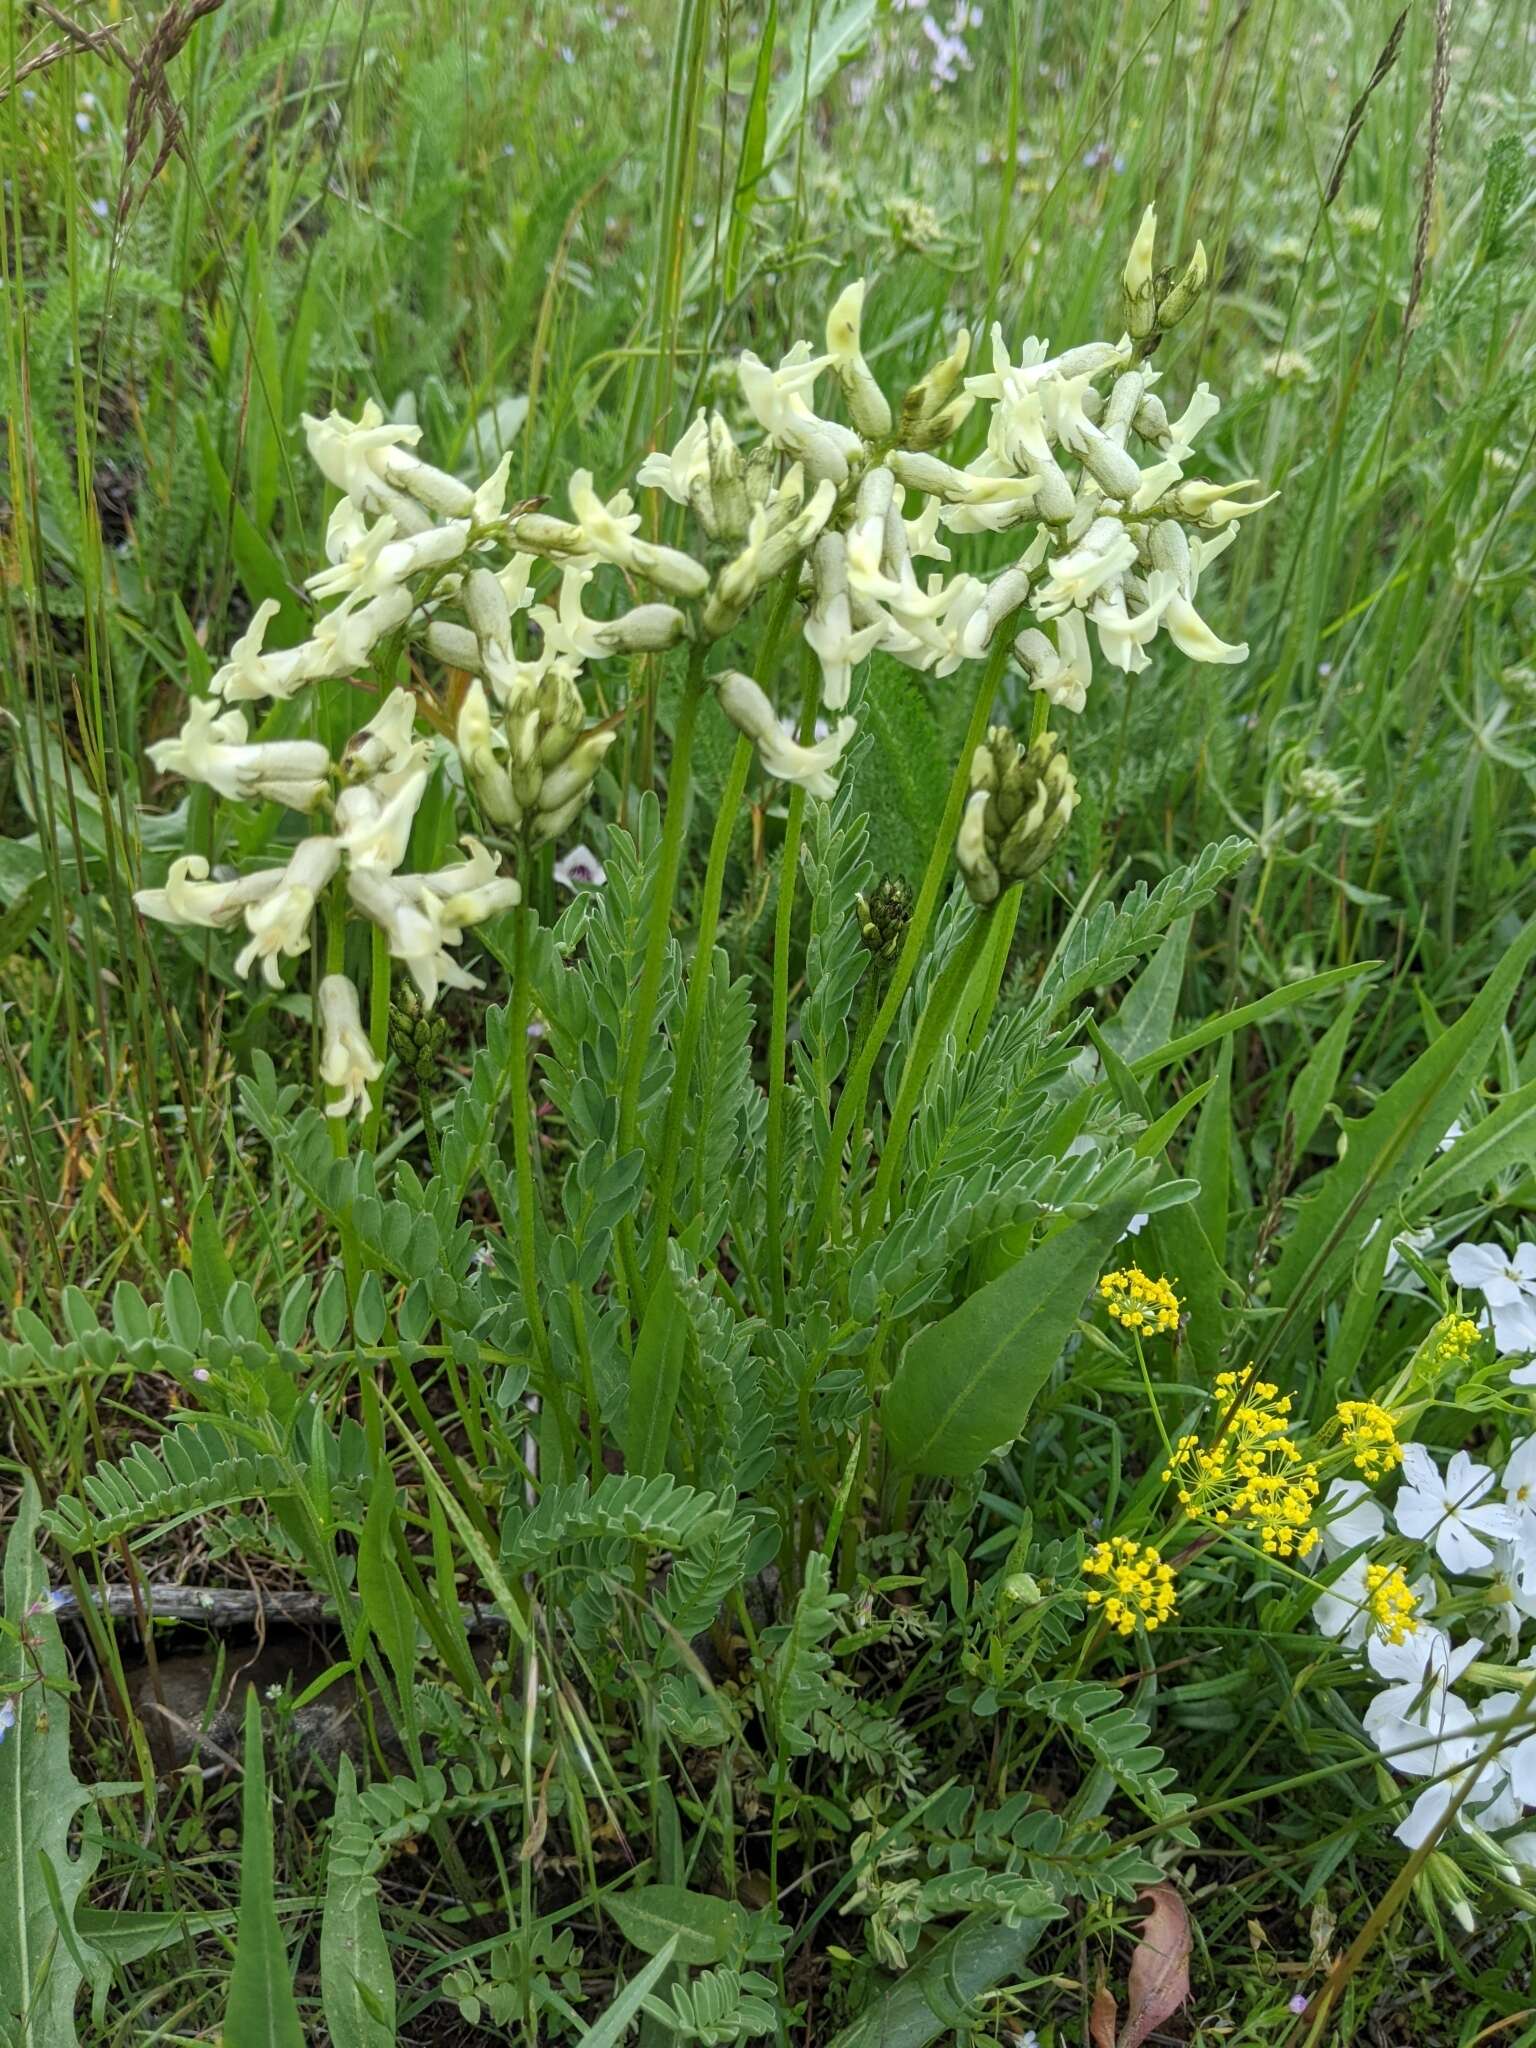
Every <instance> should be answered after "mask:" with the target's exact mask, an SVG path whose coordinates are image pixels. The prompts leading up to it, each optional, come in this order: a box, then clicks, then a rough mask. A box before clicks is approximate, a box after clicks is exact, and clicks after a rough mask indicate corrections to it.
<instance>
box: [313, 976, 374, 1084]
mask: <svg viewBox="0 0 1536 2048" xmlns="http://www.w3.org/2000/svg"><path fill="white" fill-rule="evenodd" d="M320 1021H321V1026H322V1030H323V1034H324V1036H323V1038H322V1042H321V1048H320V1078H321V1080H322V1081H324V1082H325V1084H326V1086H327V1087H329V1088H339V1089H340V1090H341V1094H340V1095H339V1096H338V1098H337V1099H336V1101H334V1102H329V1103H327V1104H326V1109H325V1113H326V1115H327V1116H349V1115H350V1114H351V1113H352V1111H353V1110H354V1109H358V1110H365V1109H367V1107H368V1086H369V1083H370V1082H372V1081H377V1079H378V1078H379V1076H380V1074H382V1073H383V1071H384V1063H383V1061H382V1060H381V1059H380V1058H379V1056H378V1055H377V1053H375V1051H374V1049H373V1047H372V1045H371V1044H370V1043H369V1040H368V1034H367V1032H366V1031H364V1029H363V1016H362V1009H361V1006H360V1005H359V1003H358V999H357V990H356V989H355V988H354V987H353V985H352V983H351V982H350V981H349V980H348V979H347V977H346V975H344V974H328V975H326V977H325V979H324V980H323V981H322V982H321V984H320Z"/></svg>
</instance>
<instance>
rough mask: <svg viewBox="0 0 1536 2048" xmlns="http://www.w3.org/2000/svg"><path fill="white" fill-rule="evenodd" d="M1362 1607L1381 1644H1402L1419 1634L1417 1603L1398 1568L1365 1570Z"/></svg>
mask: <svg viewBox="0 0 1536 2048" xmlns="http://www.w3.org/2000/svg"><path fill="white" fill-rule="evenodd" d="M1365 1604H1366V1609H1367V1611H1368V1612H1369V1614H1370V1617H1371V1625H1372V1627H1373V1628H1374V1629H1375V1630H1376V1633H1377V1634H1378V1635H1379V1636H1380V1637H1381V1638H1382V1640H1383V1641H1384V1642H1388V1643H1401V1642H1404V1641H1406V1640H1407V1638H1408V1637H1409V1636H1413V1635H1417V1634H1418V1632H1419V1623H1418V1605H1419V1603H1418V1601H1417V1599H1416V1598H1415V1597H1414V1594H1413V1591H1412V1589H1411V1587H1410V1586H1409V1584H1408V1581H1407V1580H1406V1579H1405V1578H1404V1577H1403V1574H1402V1571H1401V1569H1400V1567H1399V1566H1397V1565H1388V1564H1368V1565H1367V1566H1366V1568H1365Z"/></svg>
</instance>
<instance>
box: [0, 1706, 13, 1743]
mask: <svg viewBox="0 0 1536 2048" xmlns="http://www.w3.org/2000/svg"><path fill="white" fill-rule="evenodd" d="M15 1726H16V1702H15V1700H13V1699H6V1700H0V1742H4V1740H5V1738H6V1737H7V1735H9V1734H10V1732H11V1730H12V1729H13V1728H14V1727H15Z"/></svg>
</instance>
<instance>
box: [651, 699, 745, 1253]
mask: <svg viewBox="0 0 1536 2048" xmlns="http://www.w3.org/2000/svg"><path fill="white" fill-rule="evenodd" d="M752 756H753V747H752V742H751V741H750V740H749V739H748V738H747V736H746V734H745V733H742V734H741V735H740V736H739V737H738V739H737V741H736V751H735V752H734V753H733V754H732V756H731V766H730V772H729V774H728V775H727V776H726V779H725V789H724V792H723V793H722V795H721V798H720V811H719V815H718V816H717V817H716V819H715V829H714V832H713V833H712V834H711V836H710V841H709V864H708V866H707V867H706V868H705V870H704V894H703V897H702V898H701V900H700V904H699V932H698V942H697V944H696V945H695V948H694V954H693V965H692V967H691V969H690V970H689V975H688V1001H687V1005H686V1007H685V1009H684V1011H683V1028H682V1031H681V1032H680V1033H679V1035H678V1041H677V1054H676V1060H675V1064H674V1067H673V1072H672V1091H671V1094H670V1095H669V1096H668V1098H667V1121H666V1127H665V1129H664V1131H663V1133H662V1139H661V1165H660V1167H659V1168H658V1169H657V1173H656V1192H655V1199H654V1207H653V1211H652V1213H653V1216H654V1218H655V1242H654V1245H653V1248H652V1252H651V1270H650V1272H649V1273H648V1274H647V1275H646V1282H645V1289H646V1293H647V1294H649V1293H650V1291H651V1289H652V1288H653V1287H654V1286H655V1285H656V1282H657V1280H658V1278H659V1277H660V1274H661V1269H662V1267H663V1266H664V1265H665V1264H666V1260H667V1227H668V1224H669V1223H670V1221H671V1218H672V1196H673V1192H674V1190H675V1188H676V1186H677V1170H678V1164H679V1161H680V1158H681V1154H682V1149H683V1118H684V1115H685V1113H686V1110H687V1106H688V1082H689V1078H690V1076H691V1075H692V1073H693V1062H694V1059H695V1057H696V1056H697V1053H698V1049H699V1039H700V1037H701V1036H702V1035H703V1030H704V1006H705V1003H706V1002H707V1001H708V999H709V984H710V981H711V979H712V970H713V967H714V958H715V932H716V930H717V928H718V926H719V923H720V898H721V895H722V894H723V892H724V889H725V863H726V857H727V855H728V854H729V852H730V849H731V837H732V834H733V832H734V831H735V827H736V814H737V812H738V811H739V810H740V809H741V799H742V794H743V792H744V791H745V789H746V786H747V771H748V770H749V769H750V767H751V766H752Z"/></svg>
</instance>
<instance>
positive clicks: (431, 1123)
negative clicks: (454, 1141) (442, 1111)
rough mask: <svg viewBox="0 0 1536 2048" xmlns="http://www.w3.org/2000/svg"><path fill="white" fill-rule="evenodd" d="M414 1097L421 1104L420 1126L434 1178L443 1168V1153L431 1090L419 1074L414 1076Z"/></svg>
mask: <svg viewBox="0 0 1536 2048" xmlns="http://www.w3.org/2000/svg"><path fill="white" fill-rule="evenodd" d="M416 1098H417V1100H418V1101H419V1102H420V1104H421V1128H422V1130H423V1131H424V1132H425V1133H426V1139H427V1156H428V1157H429V1158H430V1159H431V1161H432V1173H433V1177H434V1179H435V1178H436V1176H437V1175H438V1174H440V1173H441V1172H442V1170H443V1155H442V1153H441V1151H440V1150H439V1148H438V1143H437V1117H436V1115H435V1113H434V1111H433V1106H432V1090H431V1088H430V1087H429V1086H428V1085H427V1083H426V1081H425V1080H424V1079H423V1078H422V1076H421V1075H420V1074H418V1075H417V1076H416Z"/></svg>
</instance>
